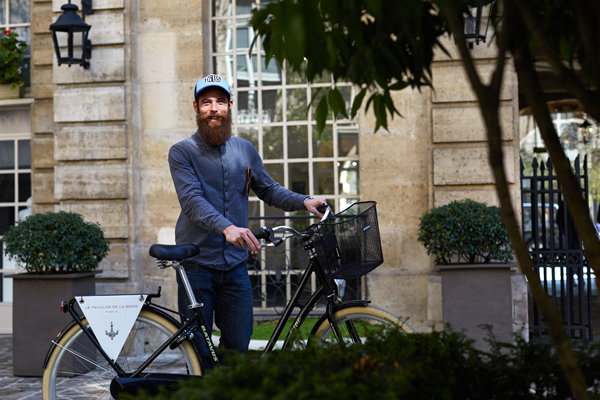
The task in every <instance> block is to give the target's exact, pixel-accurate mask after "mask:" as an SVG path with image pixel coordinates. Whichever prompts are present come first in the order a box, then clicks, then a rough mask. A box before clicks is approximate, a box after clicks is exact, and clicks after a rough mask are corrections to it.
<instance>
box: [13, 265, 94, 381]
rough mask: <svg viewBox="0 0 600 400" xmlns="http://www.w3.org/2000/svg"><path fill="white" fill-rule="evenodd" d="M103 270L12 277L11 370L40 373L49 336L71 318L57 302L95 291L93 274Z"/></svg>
mask: <svg viewBox="0 0 600 400" xmlns="http://www.w3.org/2000/svg"><path fill="white" fill-rule="evenodd" d="M100 272H102V271H94V272H85V273H75V274H60V275H33V274H12V275H7V277H11V278H13V280H14V281H13V374H14V375H15V376H42V375H43V372H44V370H43V364H44V359H45V357H46V353H47V352H48V349H50V346H51V345H52V340H53V339H54V338H56V336H57V335H58V333H59V332H61V331H62V330H63V328H64V327H65V326H66V325H67V324H68V323H70V322H71V321H72V320H73V319H72V318H71V315H70V314H62V313H61V312H60V302H61V301H68V300H70V299H71V298H73V297H76V296H80V295H88V296H89V295H95V294H96V279H95V275H96V274H98V273H100Z"/></svg>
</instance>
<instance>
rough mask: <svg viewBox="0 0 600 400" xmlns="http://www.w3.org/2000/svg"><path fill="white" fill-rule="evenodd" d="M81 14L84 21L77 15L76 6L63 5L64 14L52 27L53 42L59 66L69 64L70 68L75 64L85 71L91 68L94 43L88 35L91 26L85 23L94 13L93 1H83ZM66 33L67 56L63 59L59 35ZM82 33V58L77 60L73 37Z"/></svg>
mask: <svg viewBox="0 0 600 400" xmlns="http://www.w3.org/2000/svg"><path fill="white" fill-rule="evenodd" d="M81 8H82V10H81V14H82V15H83V19H82V18H81V17H80V16H79V15H77V10H78V9H79V7H77V6H76V5H75V4H71V0H69V4H63V5H62V7H61V10H63V14H62V15H61V16H59V17H58V19H57V20H56V22H55V23H53V24H52V25H50V30H51V31H52V41H53V42H54V50H55V51H56V58H57V59H58V65H59V66H61V65H62V64H68V65H69V67H70V66H71V65H73V64H75V65H77V64H79V65H80V66H82V67H83V68H85V69H88V68H89V67H90V63H89V61H86V60H89V59H90V58H92V42H91V41H90V40H89V39H88V33H89V32H90V28H91V27H92V26H91V25H88V24H86V23H85V15H86V14H88V15H89V14H91V13H92V0H82V1H81ZM58 32H60V34H61V35H62V34H64V33H66V34H67V35H68V36H67V55H66V57H63V56H62V55H61V51H60V47H59V44H58V38H57V33H58ZM79 32H81V47H82V49H81V58H75V57H74V56H73V37H74V35H75V34H76V33H79Z"/></svg>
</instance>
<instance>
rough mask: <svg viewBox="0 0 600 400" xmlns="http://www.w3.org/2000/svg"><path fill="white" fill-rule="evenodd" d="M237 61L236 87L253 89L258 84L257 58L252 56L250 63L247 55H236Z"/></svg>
mask: <svg viewBox="0 0 600 400" xmlns="http://www.w3.org/2000/svg"><path fill="white" fill-rule="evenodd" d="M236 59H237V85H238V87H250V86H251V87H255V86H256V85H257V84H258V71H257V69H256V68H257V65H256V63H257V62H258V58H257V57H256V56H255V55H253V56H252V62H250V56H249V55H248V54H245V55H238V56H236Z"/></svg>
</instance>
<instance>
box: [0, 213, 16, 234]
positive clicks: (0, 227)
mask: <svg viewBox="0 0 600 400" xmlns="http://www.w3.org/2000/svg"><path fill="white" fill-rule="evenodd" d="M14 224H15V209H14V207H0V235H4V234H5V233H6V231H7V230H8V228H10V227H11V226H13V225H14Z"/></svg>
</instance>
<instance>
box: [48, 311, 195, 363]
mask: <svg viewBox="0 0 600 400" xmlns="http://www.w3.org/2000/svg"><path fill="white" fill-rule="evenodd" d="M142 310H145V311H151V312H153V313H156V314H158V315H160V316H161V317H163V318H164V319H166V320H168V321H169V322H171V323H172V324H173V325H175V326H177V327H179V326H181V322H179V321H177V320H176V319H175V318H173V316H171V315H169V314H167V313H166V312H164V311H162V310H160V309H158V308H154V307H150V306H143V307H142ZM73 325H77V322H75V321H71V322H70V323H69V324H68V325H67V326H65V327H64V328H63V330H62V331H60V332H59V333H58V335H56V338H55V339H54V342H57V343H58V342H59V341H60V339H62V337H63V335H64V334H65V332H67V331H68V330H69V329H71V328H72V327H73ZM190 343H191V344H192V347H193V348H194V350H195V351H196V354H198V349H197V348H196V345H195V344H194V341H190ZM54 348H56V343H52V346H50V349H48V352H47V353H46V357H45V358H44V365H43V366H42V368H43V369H46V366H47V365H48V360H49V359H50V355H51V354H52V351H54Z"/></svg>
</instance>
